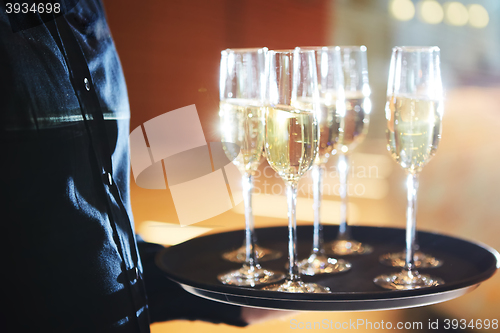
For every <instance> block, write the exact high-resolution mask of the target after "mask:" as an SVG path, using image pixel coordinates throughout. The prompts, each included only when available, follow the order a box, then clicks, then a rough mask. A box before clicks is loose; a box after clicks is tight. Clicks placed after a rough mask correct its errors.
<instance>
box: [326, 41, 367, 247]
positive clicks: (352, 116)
mask: <svg viewBox="0 0 500 333" xmlns="http://www.w3.org/2000/svg"><path fill="white" fill-rule="evenodd" d="M340 56H341V61H342V69H343V72H344V92H345V99H346V106H345V108H344V109H343V110H341V111H344V112H343V113H342V112H337V114H338V116H339V139H338V149H337V150H338V154H339V161H338V166H337V170H338V173H339V182H340V189H339V192H340V193H339V194H340V200H341V202H340V225H339V233H338V235H337V239H336V240H334V241H333V242H331V243H329V244H328V246H327V248H328V249H329V251H331V252H333V253H334V254H337V255H356V254H367V253H370V252H372V251H373V248H372V247H371V246H370V245H367V244H362V243H361V242H359V241H356V240H354V239H352V237H351V232H350V228H349V226H348V224H347V195H348V175H349V161H348V156H349V153H350V152H351V151H352V150H353V149H354V148H355V147H356V146H357V145H358V144H359V143H360V142H362V141H363V139H364V138H365V136H366V133H367V131H368V124H369V121H370V111H371V101H370V93H371V90H370V86H369V84H368V65H367V61H366V47H365V46H342V47H340Z"/></svg>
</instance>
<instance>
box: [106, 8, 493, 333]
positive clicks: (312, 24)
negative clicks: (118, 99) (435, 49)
mask: <svg viewBox="0 0 500 333" xmlns="http://www.w3.org/2000/svg"><path fill="white" fill-rule="evenodd" d="M104 5H105V7H106V10H107V15H108V20H109V25H110V28H111V31H112V34H113V37H114V40H115V43H116V47H117V49H118V53H119V55H120V58H121V61H122V66H123V69H124V72H125V78H126V81H127V85H128V90H129V97H130V106H131V112H132V119H131V130H132V129H134V128H136V127H137V126H140V125H141V124H142V123H144V122H145V121H147V120H150V119H152V118H154V117H155V116H158V115H161V114H163V113H165V112H168V111H171V110H175V109H178V108H180V107H184V106H187V105H191V104H195V105H196V108H197V110H198V113H199V116H200V120H201V123H202V127H203V131H204V134H205V138H206V141H207V142H211V141H220V133H219V119H218V100H219V97H218V96H219V91H218V75H219V74H218V71H219V61H220V51H221V50H223V49H225V48H237V47H238V48H239V47H262V46H266V47H268V48H270V49H279V48H293V47H295V46H320V45H366V46H367V48H368V66H369V79H370V85H371V88H372V103H373V108H372V113H371V119H370V128H369V131H368V136H367V138H366V139H365V141H364V142H363V143H362V144H361V145H360V146H358V148H356V150H355V152H354V154H353V156H352V159H351V163H352V169H353V173H352V174H351V175H350V177H351V178H350V182H351V184H352V190H351V192H350V194H351V198H350V212H349V214H350V222H352V224H357V225H372V226H397V227H404V224H405V207H406V189H405V182H404V179H405V178H404V173H403V171H402V169H401V168H400V167H399V166H398V165H397V164H396V163H395V162H393V161H392V159H391V157H390V155H389V153H388V152H387V149H386V140H385V126H386V124H385V114H384V105H385V99H386V97H385V92H386V87H387V76H388V69H389V61H390V55H391V49H392V47H393V46H396V45H398V46H402V45H437V46H439V47H440V48H441V62H442V73H443V79H444V85H445V88H446V100H445V115H444V119H443V133H442V141H441V144H440V146H439V149H438V151H437V155H436V156H435V157H434V158H433V160H432V161H431V162H430V163H429V164H428V165H427V166H426V167H425V168H424V169H423V172H422V174H421V177H420V188H419V207H418V218H417V220H418V223H417V228H418V229H420V230H426V231H433V232H440V233H444V234H447V235H452V236H456V237H460V238H464V239H468V240H472V241H478V242H482V243H486V244H488V245H489V246H491V247H493V248H495V249H497V250H498V249H500V237H498V235H500V223H499V217H500V204H499V203H500V191H499V185H500V173H499V165H500V163H499V162H500V144H499V143H498V141H499V139H500V134H499V129H500V38H499V37H500V36H499V32H500V1H499V0H459V1H444V0H272V1H269V0H210V1H206V0H205V1H201V0H190V1H161V0H144V1H141V2H138V1H132V0H104ZM336 162H337V160H336V158H335V157H333V158H331V159H330V161H329V163H328V167H329V168H331V170H334V166H335V163H336ZM266 167H267V163H266V162H263V163H262V165H261V168H260V170H261V173H260V175H259V177H257V179H256V192H257V194H256V195H255V199H254V212H255V214H256V217H255V222H256V226H257V227H261V226H276V225H283V226H284V225H286V224H287V221H286V201H285V197H284V191H283V190H282V189H283V187H284V186H283V183H282V182H281V180H279V179H277V178H276V177H274V173H272V172H271V170H270V169H269V167H267V168H266ZM167 181H168V179H167ZM302 182H303V183H304V184H307V183H308V182H310V179H309V178H308V177H304V179H303V180H302ZM325 183H327V184H329V185H330V186H331V188H332V189H334V188H335V184H337V183H338V178H337V177H336V175H335V173H334V172H332V173H331V174H330V177H329V178H328V179H327V180H325ZM273 185H275V186H273ZM131 187H132V188H131V196H132V206H133V207H132V208H133V211H134V218H135V226H136V230H137V232H138V233H140V234H141V235H142V236H143V237H144V238H145V239H146V240H149V241H153V242H157V243H161V244H164V245H173V244H177V243H179V242H182V241H185V240H187V239H190V238H192V237H195V236H197V235H200V234H202V233H207V232H209V233H210V232H221V231H226V230H233V229H241V228H243V226H244V217H243V215H242V212H243V207H242V205H243V204H242V203H241V204H240V205H238V206H236V207H235V208H234V209H233V210H231V211H228V212H226V213H224V214H221V215H219V216H216V217H214V218H211V219H209V220H206V221H203V222H200V223H197V224H195V225H193V226H190V227H188V228H182V229H181V227H180V226H179V222H178V218H177V214H176V211H175V208H174V205H173V201H172V197H171V195H170V192H169V191H168V190H146V189H142V188H139V187H138V186H137V185H135V183H134V181H133V179H132V184H131ZM304 188H305V190H304V191H302V192H299V207H300V206H301V205H303V206H306V205H309V204H310V201H309V200H310V198H312V195H311V194H310V193H309V192H308V191H307V186H305V187H304ZM337 194H338V193H336V192H335V190H331V191H325V202H327V203H326V204H325V205H324V206H325V209H324V212H323V215H324V221H325V222H326V223H334V224H335V223H338V216H339V212H338V202H339V197H338V195H337ZM271 196H272V197H271ZM270 197H271V198H272V200H274V201H273V203H276V205H273V207H270V205H269V204H267V205H266V204H265V202H266V200H269V198H270ZM267 202H268V201H267ZM309 207H310V206H309ZM299 209H300V208H299ZM302 211H303V213H302V215H299V219H300V221H299V224H310V223H312V222H311V221H312V210H311V209H310V208H308V207H306V208H305V210H302ZM309 211H310V212H309ZM299 214H301V213H300V212H299ZM292 318H293V319H296V320H297V321H302V322H307V321H311V322H312V321H320V320H322V319H328V320H333V321H345V320H347V321H348V320H349V319H352V320H356V319H358V318H363V319H366V320H370V321H373V322H375V321H381V320H384V321H385V322H387V321H392V322H394V323H395V322H397V321H422V322H427V321H428V320H429V319H433V318H442V319H444V318H449V319H458V320H460V319H466V320H467V322H469V321H470V320H471V319H474V320H476V319H483V320H484V319H490V320H492V319H495V318H496V319H500V275H499V274H497V275H495V276H494V277H493V278H491V279H490V280H488V281H486V282H484V283H483V284H482V285H481V286H480V287H479V288H478V289H477V290H475V291H474V292H472V293H470V294H468V295H465V296H462V297H460V298H458V299H455V300H452V301H449V302H445V303H442V304H437V305H432V306H427V307H422V308H416V309H405V310H392V311H378V312H345V313H344V312H327V313H319V312H318V313H314V312H304V313H300V314H293V315H292V317H291V318H289V319H286V320H275V321H270V322H267V323H263V324H257V325H254V326H250V327H247V328H244V330H246V331H248V332H257V331H258V332H271V331H275V330H279V331H285V330H289V329H291V327H290V321H289V320H290V319H292ZM236 330H241V329H239V328H234V327H230V326H225V325H214V324H209V323H203V322H187V321H172V322H166V323H158V324H153V325H152V331H153V332H154V333H160V332H176V331H183V332H199V331H203V332H212V331H214V332H215V331H217V332H233V331H236ZM424 330H425V325H424ZM475 331H480V330H477V329H475Z"/></svg>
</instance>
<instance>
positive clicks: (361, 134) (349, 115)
mask: <svg viewBox="0 0 500 333" xmlns="http://www.w3.org/2000/svg"><path fill="white" fill-rule="evenodd" d="M370 109H371V103H370V99H369V97H363V96H362V95H361V93H359V94H356V93H355V94H353V95H351V94H346V107H345V114H344V115H343V114H341V113H340V114H338V117H339V120H338V123H339V139H338V148H337V150H340V151H342V152H343V153H347V152H348V151H351V150H352V149H354V148H355V147H356V146H357V145H358V144H359V143H361V142H362V141H363V139H364V138H365V136H366V133H367V132H368V124H369V121H370V117H369V114H370V111H371V110H370Z"/></svg>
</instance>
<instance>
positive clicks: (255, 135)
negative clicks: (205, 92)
mask: <svg viewBox="0 0 500 333" xmlns="http://www.w3.org/2000/svg"><path fill="white" fill-rule="evenodd" d="M265 112H266V107H264V106H259V104H258V103H257V102H255V101H252V100H243V99H232V100H230V101H222V102H220V104H219V116H220V123H221V132H222V138H221V139H222V143H223V145H222V147H223V149H224V151H225V153H226V156H227V157H228V158H229V159H230V160H232V161H233V163H234V164H235V165H236V166H237V167H238V169H239V170H240V171H241V172H242V173H247V174H254V173H255V171H256V170H257V168H258V166H259V164H260V160H261V157H262V152H263V147H264V130H265ZM228 143H234V144H235V145H232V144H228Z"/></svg>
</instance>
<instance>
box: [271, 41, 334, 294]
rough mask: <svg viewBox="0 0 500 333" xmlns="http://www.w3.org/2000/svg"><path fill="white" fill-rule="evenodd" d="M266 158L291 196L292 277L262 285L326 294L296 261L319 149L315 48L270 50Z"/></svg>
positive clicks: (290, 261) (289, 290)
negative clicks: (306, 185) (308, 178)
mask: <svg viewBox="0 0 500 333" xmlns="http://www.w3.org/2000/svg"><path fill="white" fill-rule="evenodd" d="M269 62H270V66H269V68H270V71H269V99H268V104H269V106H268V109H267V114H266V142H265V147H266V157H267V160H268V162H269V165H270V166H271V167H272V168H273V169H274V170H275V171H276V172H277V173H278V174H279V175H280V176H281V178H282V179H283V181H284V182H285V185H286V194H287V201H288V276H287V278H286V280H285V282H284V283H281V284H274V285H271V286H266V287H264V288H263V289H265V290H273V291H283V292H291V293H309V292H311V293H324V292H330V289H328V288H327V287H323V286H321V285H318V284H314V283H304V282H302V281H301V278H300V272H299V268H298V265H297V221H296V204H297V187H298V183H299V179H300V177H302V175H304V173H306V172H307V171H308V170H309V169H310V168H311V166H312V164H313V162H314V159H315V158H316V155H317V153H318V139H319V128H318V123H317V116H318V112H319V92H318V81H317V69H316V61H315V55H314V51H312V50H301V49H300V48H295V50H284V51H269Z"/></svg>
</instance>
